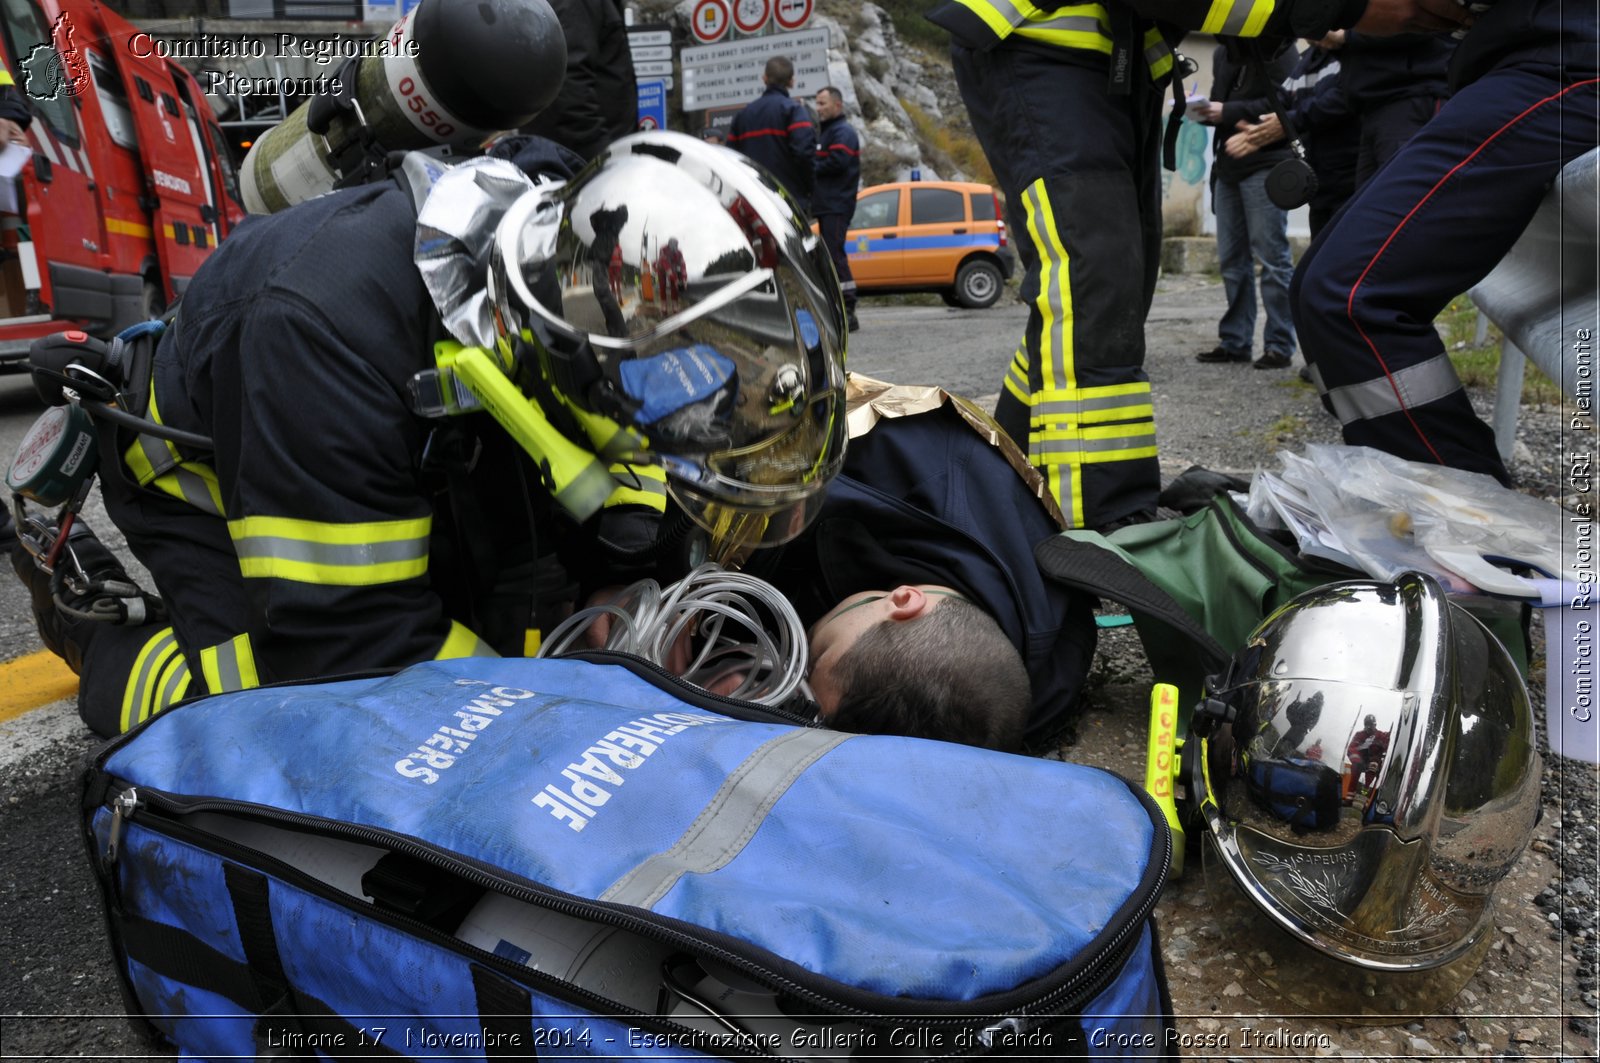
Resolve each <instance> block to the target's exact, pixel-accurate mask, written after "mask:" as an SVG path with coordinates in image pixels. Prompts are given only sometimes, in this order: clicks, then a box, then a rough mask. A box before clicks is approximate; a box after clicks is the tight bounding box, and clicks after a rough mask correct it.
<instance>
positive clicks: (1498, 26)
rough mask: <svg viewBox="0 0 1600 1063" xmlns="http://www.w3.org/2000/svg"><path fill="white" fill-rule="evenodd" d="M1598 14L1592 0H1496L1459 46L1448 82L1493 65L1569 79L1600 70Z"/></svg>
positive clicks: (1463, 80)
mask: <svg viewBox="0 0 1600 1063" xmlns="http://www.w3.org/2000/svg"><path fill="white" fill-rule="evenodd" d="M1596 21H1597V15H1596V11H1595V6H1594V5H1593V4H1591V3H1589V2H1588V0H1497V2H1496V3H1495V4H1494V6H1493V7H1491V8H1490V9H1489V10H1488V11H1486V12H1484V13H1483V14H1481V15H1479V16H1478V21H1477V22H1476V23H1475V24H1474V25H1473V27H1472V29H1470V30H1468V31H1467V35H1466V37H1465V38H1463V39H1462V41H1461V43H1460V44H1459V45H1458V46H1457V47H1456V50H1455V54H1454V55H1453V56H1451V59H1450V88H1451V89H1458V88H1460V87H1461V86H1463V85H1467V84H1470V83H1471V82H1473V81H1476V80H1477V79H1478V78H1480V77H1482V76H1483V75H1484V74H1485V73H1486V72H1487V71H1488V70H1489V69H1490V68H1491V67H1497V66H1517V67H1533V68H1535V69H1542V70H1554V71H1559V75H1558V77H1559V80H1561V81H1564V82H1567V83H1569V84H1570V83H1571V82H1575V81H1582V80H1585V79H1588V78H1592V77H1595V76H1596V75H1597V74H1600V48H1597V47H1596V39H1597V37H1600V33H1597V31H1596Z"/></svg>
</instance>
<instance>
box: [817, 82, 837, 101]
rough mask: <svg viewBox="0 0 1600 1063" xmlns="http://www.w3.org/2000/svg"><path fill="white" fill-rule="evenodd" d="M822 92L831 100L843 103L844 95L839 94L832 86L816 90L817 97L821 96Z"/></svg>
mask: <svg viewBox="0 0 1600 1063" xmlns="http://www.w3.org/2000/svg"><path fill="white" fill-rule="evenodd" d="M824 92H826V93H827V94H828V96H829V97H830V98H831V99H835V100H838V101H839V102H840V103H843V102H844V93H842V92H840V91H839V90H838V89H836V88H834V87H833V86H832V85H824V86H822V88H820V89H818V90H817V95H818V96H821V95H822V94H823V93H824Z"/></svg>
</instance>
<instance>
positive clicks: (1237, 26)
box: [1217, 0, 1255, 37]
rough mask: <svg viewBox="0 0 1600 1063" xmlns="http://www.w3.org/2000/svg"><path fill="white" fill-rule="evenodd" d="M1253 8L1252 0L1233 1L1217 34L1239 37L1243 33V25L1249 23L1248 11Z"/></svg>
mask: <svg viewBox="0 0 1600 1063" xmlns="http://www.w3.org/2000/svg"><path fill="white" fill-rule="evenodd" d="M1254 6H1255V3H1254V0H1234V2H1233V7H1232V8H1230V9H1229V10H1228V17H1227V18H1226V19H1224V20H1223V22H1222V28H1221V29H1220V30H1218V31H1217V32H1218V33H1220V34H1221V35H1223V36H1224V37H1237V36H1239V34H1241V33H1243V32H1244V24H1245V23H1246V22H1248V21H1250V11H1251V9H1252V8H1253V7H1254Z"/></svg>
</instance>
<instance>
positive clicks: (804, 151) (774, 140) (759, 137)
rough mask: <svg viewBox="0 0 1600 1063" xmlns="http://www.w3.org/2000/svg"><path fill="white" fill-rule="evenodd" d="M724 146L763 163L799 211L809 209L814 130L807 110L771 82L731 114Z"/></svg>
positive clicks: (815, 132) (815, 137)
mask: <svg viewBox="0 0 1600 1063" xmlns="http://www.w3.org/2000/svg"><path fill="white" fill-rule="evenodd" d="M728 147H730V148H733V149H735V150H737V151H740V152H742V153H744V154H745V155H748V156H749V157H750V158H752V159H754V160H755V161H756V162H758V163H760V164H761V165H762V166H765V167H766V168H767V169H768V170H769V171H770V172H771V173H772V176H774V177H776V178H777V179H778V183H779V184H781V185H782V186H783V187H784V188H786V189H788V190H789V194H790V195H791V196H793V197H794V201H795V202H796V203H798V204H800V209H801V210H802V211H809V210H810V209H811V190H812V189H813V188H814V187H816V159H815V155H816V150H817V131H816V129H815V127H814V126H813V125H812V124H811V112H810V111H808V110H806V108H805V105H804V104H802V103H801V102H800V101H798V100H793V99H790V98H789V93H788V92H787V91H786V90H784V89H780V88H776V87H774V86H770V85H769V86H768V87H767V91H766V92H763V93H762V94H761V95H760V97H758V98H757V99H755V100H753V101H751V103H750V104H749V105H748V106H746V107H745V109H744V110H742V111H740V112H739V113H738V114H736V115H734V116H733V125H732V127H731V128H730V129H729V131H728Z"/></svg>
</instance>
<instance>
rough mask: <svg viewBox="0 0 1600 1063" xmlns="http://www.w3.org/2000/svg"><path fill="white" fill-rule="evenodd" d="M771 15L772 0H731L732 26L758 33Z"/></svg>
mask: <svg viewBox="0 0 1600 1063" xmlns="http://www.w3.org/2000/svg"><path fill="white" fill-rule="evenodd" d="M771 17H772V0H733V28H734V29H736V30H738V31H739V32H740V33H760V32H761V30H762V29H763V28H764V27H765V26H766V24H767V20H768V19H770V18H771Z"/></svg>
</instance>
